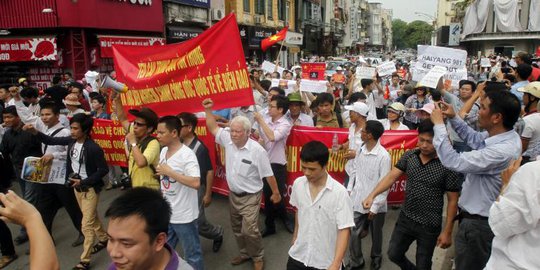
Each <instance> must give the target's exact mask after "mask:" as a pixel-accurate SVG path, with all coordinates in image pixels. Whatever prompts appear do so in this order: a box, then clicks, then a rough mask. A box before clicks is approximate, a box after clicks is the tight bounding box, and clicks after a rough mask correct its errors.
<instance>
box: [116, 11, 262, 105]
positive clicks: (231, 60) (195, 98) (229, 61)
mask: <svg viewBox="0 0 540 270" xmlns="http://www.w3.org/2000/svg"><path fill="white" fill-rule="evenodd" d="M113 52H114V65H115V70H116V74H117V79H118V81H119V82H122V83H125V84H126V85H127V86H128V87H129V90H128V91H127V92H126V93H123V94H122V95H121V98H122V102H123V104H124V106H125V109H130V108H136V107H141V106H145V107H149V108H151V109H152V110H154V111H155V112H156V113H157V114H158V115H171V114H172V115H175V114H177V113H178V112H180V111H186V112H199V111H202V110H203V108H202V105H201V102H202V100H203V99H205V98H212V99H213V100H214V103H215V106H214V108H215V109H216V110H219V109H223V108H231V107H238V106H246V105H251V104H254V100H253V93H252V89H251V86H250V84H249V76H248V71H247V66H246V60H245V58H244V52H243V49H242V42H241V40H240V33H239V32H238V25H237V24H236V17H235V15H234V14H231V15H229V16H227V17H225V18H224V19H222V20H221V21H219V22H218V23H216V24H215V25H214V26H212V27H211V28H210V29H208V30H206V31H205V32H203V33H202V34H200V35H199V36H198V37H196V38H193V39H191V40H188V41H185V42H182V43H179V44H170V45H165V46H157V47H151V48H149V47H133V46H121V45H114V46H113Z"/></svg>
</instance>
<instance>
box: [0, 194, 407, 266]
mask: <svg viewBox="0 0 540 270" xmlns="http://www.w3.org/2000/svg"><path fill="white" fill-rule="evenodd" d="M121 192H122V191H120V190H110V191H103V192H102V193H101V195H100V196H101V197H100V203H99V206H98V212H99V214H100V217H103V214H104V213H105V210H106V208H107V207H108V205H109V204H110V202H111V201H112V200H113V199H114V198H115V197H116V196H118V195H119V194H120V193H121ZM398 213H399V210H393V209H390V208H389V212H388V213H387V215H386V222H385V225H384V229H383V230H384V239H383V243H384V245H383V264H382V269H388V270H393V269H399V268H398V267H397V266H396V265H394V264H393V263H391V262H390V261H389V260H388V258H387V256H386V250H387V249H388V242H389V240H390V235H391V233H392V230H393V228H394V225H395V222H396V219H397V216H398ZM206 215H207V218H208V220H209V221H211V222H213V223H216V224H220V225H222V226H223V227H224V229H225V236H224V242H223V246H222V247H221V250H220V251H219V252H217V253H214V252H212V241H211V240H208V239H204V238H201V244H202V251H203V254H204V263H205V268H206V269H212V270H213V269H220V270H221V269H223V270H226V269H234V270H247V269H253V268H252V265H251V263H245V264H243V265H239V266H232V265H231V264H230V263H229V261H230V260H231V259H232V258H233V257H235V256H237V255H238V248H237V246H236V242H235V240H234V237H233V235H232V231H231V226H230V221H229V208H228V200H227V198H226V197H224V196H221V195H217V194H214V197H213V201H212V204H211V205H210V207H209V208H207V211H206ZM263 221H264V215H263V214H262V213H261V216H260V222H259V224H260V228H261V229H262V228H263V227H264V223H263ZM102 222H103V223H104V226H105V227H106V223H107V220H104V219H103V218H102ZM9 227H10V228H11V232H12V235H13V238H15V236H16V235H17V234H18V233H19V228H20V227H18V226H15V225H12V224H10V225H9ZM277 230H278V233H277V234H275V235H272V236H269V237H267V238H264V239H263V241H264V247H265V250H264V253H265V269H267V270H274V269H276V270H277V269H285V266H286V263H287V258H288V255H287V252H288V250H289V248H290V244H291V237H292V235H291V234H290V233H288V232H287V231H286V230H285V229H284V227H283V224H282V223H281V222H278V224H277ZM53 236H54V240H55V243H56V252H57V254H58V258H59V260H60V264H61V265H60V266H61V269H71V268H72V267H73V266H74V265H75V264H77V263H78V262H79V256H80V253H81V252H82V246H79V247H76V248H73V247H71V243H72V242H73V241H74V240H75V238H76V236H77V232H76V230H75V229H74V228H73V225H72V224H71V221H70V219H69V217H68V215H67V213H66V212H65V210H64V209H61V210H60V211H59V212H58V214H57V216H56V219H55V222H54V225H53ZM370 246H371V241H370V237H369V236H368V237H366V238H365V244H364V245H363V251H364V254H368V256H367V257H366V256H365V259H366V266H367V267H366V268H365V269H369V263H370V260H369V250H370V249H369V248H370ZM415 248H416V247H415V245H414V244H413V245H412V246H411V249H410V250H409V253H408V256H409V258H411V259H412V260H413V261H414V249H415ZM177 249H178V250H180V249H179V248H177ZM27 250H28V243H25V244H23V245H20V246H16V251H17V254H18V255H19V258H18V259H17V260H16V261H15V262H13V263H12V264H11V265H9V266H8V267H6V268H5V269H28V267H29V261H28V259H29V257H28V255H25V253H26V251H27ZM109 262H110V259H109V256H108V254H107V251H106V250H105V249H104V250H103V251H101V252H100V253H98V254H96V255H94V256H93V257H92V263H91V268H92V269H107V266H108V264H109ZM44 270H45V269H44Z"/></svg>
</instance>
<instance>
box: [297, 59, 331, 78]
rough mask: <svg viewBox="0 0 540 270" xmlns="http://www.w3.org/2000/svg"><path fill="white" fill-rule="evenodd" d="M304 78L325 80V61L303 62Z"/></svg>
mask: <svg viewBox="0 0 540 270" xmlns="http://www.w3.org/2000/svg"><path fill="white" fill-rule="evenodd" d="M301 66H302V79H306V80H317V81H323V80H324V71H325V70H326V64H325V63H302V64H301Z"/></svg>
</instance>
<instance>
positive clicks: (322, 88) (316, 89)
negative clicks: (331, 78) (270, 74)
mask: <svg viewBox="0 0 540 270" xmlns="http://www.w3.org/2000/svg"><path fill="white" fill-rule="evenodd" d="M326 82H327V81H311V80H302V81H300V91H305V92H312V93H324V92H326ZM276 86H277V87H279V88H281V89H283V90H285V94H286V95H288V94H289V93H291V92H293V91H294V88H295V86H296V81H295V80H280V79H272V84H271V86H270V87H276Z"/></svg>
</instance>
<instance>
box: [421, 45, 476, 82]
mask: <svg viewBox="0 0 540 270" xmlns="http://www.w3.org/2000/svg"><path fill="white" fill-rule="evenodd" d="M466 59H467V51H464V50H459V49H451V48H445V47H438V46H428V45H418V56H417V59H416V65H415V67H414V73H413V81H417V82H419V81H421V80H422V78H423V77H424V76H426V74H427V73H428V72H429V71H430V70H431V69H432V68H433V67H435V66H442V67H445V68H446V70H447V73H446V74H445V75H444V76H443V78H444V79H449V80H452V85H457V83H458V82H459V81H460V80H463V79H467V69H466V67H465V63H466Z"/></svg>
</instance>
